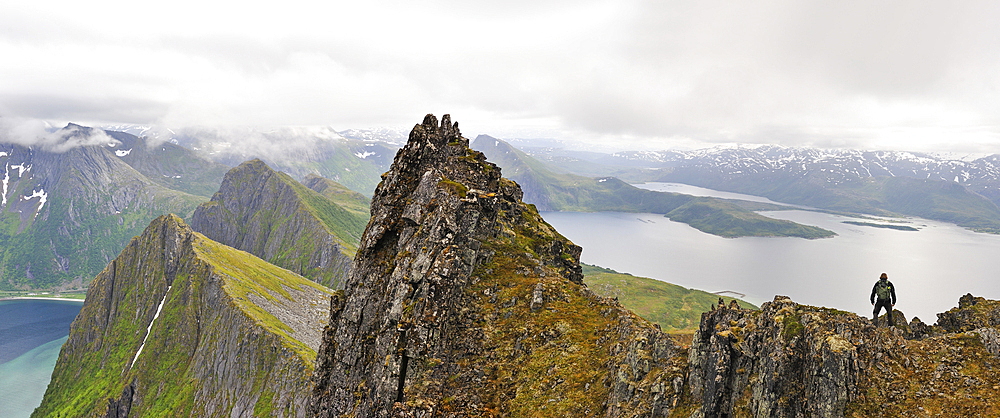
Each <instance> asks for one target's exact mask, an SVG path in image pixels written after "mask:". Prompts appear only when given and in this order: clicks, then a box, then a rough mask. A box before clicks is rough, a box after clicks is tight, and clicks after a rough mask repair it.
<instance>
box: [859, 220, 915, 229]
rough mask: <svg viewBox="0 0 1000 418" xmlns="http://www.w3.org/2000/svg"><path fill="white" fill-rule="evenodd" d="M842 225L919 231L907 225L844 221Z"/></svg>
mask: <svg viewBox="0 0 1000 418" xmlns="http://www.w3.org/2000/svg"><path fill="white" fill-rule="evenodd" d="M843 223H845V224H850V225H857V226H870V227H873V228H885V229H895V230H897V231H919V229H917V228H914V227H912V226H907V225H887V224H877V223H873V222H860V221H844V222H843Z"/></svg>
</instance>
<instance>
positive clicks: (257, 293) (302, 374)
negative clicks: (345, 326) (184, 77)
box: [33, 215, 331, 417]
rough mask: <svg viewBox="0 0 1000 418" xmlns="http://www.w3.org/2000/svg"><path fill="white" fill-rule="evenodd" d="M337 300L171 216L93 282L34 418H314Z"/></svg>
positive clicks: (163, 218) (134, 241)
mask: <svg viewBox="0 0 1000 418" xmlns="http://www.w3.org/2000/svg"><path fill="white" fill-rule="evenodd" d="M330 295H331V291H329V290H327V289H325V288H323V287H322V286H319V285H318V284H316V283H314V282H311V281H309V280H306V279H305V278H302V277H300V276H297V275H295V274H294V273H291V272H289V271H288V270H284V269H281V268H278V267H275V266H272V265H270V264H268V263H266V262H264V261H262V260H260V259H258V258H256V257H254V256H252V255H250V254H248V253H246V252H243V251H238V250H234V249H232V248H230V247H226V246H224V245H221V244H218V243H215V242H212V241H210V240H208V239H206V238H205V237H204V236H202V235H201V234H198V233H196V232H194V231H192V230H191V228H189V227H188V226H187V225H185V224H184V222H183V221H181V220H180V218H178V217H176V216H174V215H165V216H161V217H159V218H157V219H155V220H154V221H153V222H152V223H151V224H150V225H149V227H147V228H146V230H145V232H143V234H142V235H141V236H139V237H136V238H134V239H132V241H131V242H130V243H129V245H128V246H127V247H126V248H125V250H123V251H122V253H121V254H120V255H119V256H118V257H117V258H115V259H114V260H113V261H112V262H111V264H109V265H108V267H107V268H106V269H105V270H104V271H103V272H101V273H100V274H99V275H98V276H97V277H96V278H95V279H94V281H93V283H92V285H91V287H90V289H89V291H88V294H87V299H86V302H85V303H84V306H83V309H82V310H81V311H80V314H79V315H78V316H77V318H76V320H75V321H74V322H73V324H72V326H71V328H70V334H69V339H68V341H67V342H66V343H65V344H64V345H63V347H62V351H61V352H60V354H59V359H58V361H57V363H56V366H55V370H54V371H53V373H52V380H51V382H50V383H49V386H48V389H47V390H46V393H45V396H44V398H43V400H42V403H41V405H40V406H39V407H38V409H36V410H35V412H34V414H33V416H37V417H54V416H105V417H125V416H128V417H141V416H250V415H253V416H305V412H306V403H307V397H308V395H309V391H310V388H311V384H310V381H309V376H310V375H311V374H312V369H313V362H314V360H315V349H316V348H317V347H318V346H319V342H320V336H321V332H322V326H323V324H324V322H325V320H326V318H327V316H328V312H329V311H328V310H327V309H328V298H329V297H330Z"/></svg>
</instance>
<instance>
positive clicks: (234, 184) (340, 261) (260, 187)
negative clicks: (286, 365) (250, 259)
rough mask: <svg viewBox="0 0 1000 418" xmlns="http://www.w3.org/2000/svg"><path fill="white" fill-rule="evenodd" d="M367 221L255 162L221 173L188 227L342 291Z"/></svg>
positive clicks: (263, 164)
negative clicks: (210, 197) (209, 195)
mask: <svg viewBox="0 0 1000 418" xmlns="http://www.w3.org/2000/svg"><path fill="white" fill-rule="evenodd" d="M365 223H367V218H366V217H362V216H360V215H358V214H356V213H351V212H348V211H347V210H345V209H344V208H342V207H340V206H339V205H337V204H336V203H334V202H333V201H331V200H330V199H327V198H325V197H323V196H322V195H320V194H319V193H317V192H314V191H313V190H310V189H308V188H306V187H305V186H303V185H301V184H299V183H298V182H297V181H295V180H294V179H292V178H291V177H290V176H288V175H286V174H284V173H281V172H278V171H274V170H272V169H271V168H270V167H268V166H267V164H265V163H264V162H262V161H260V160H251V161H247V162H244V163H243V164H240V165H239V166H237V167H235V168H233V169H232V170H230V171H229V172H228V173H226V176H225V178H224V179H223V181H222V185H221V186H220V187H219V191H218V192H216V193H215V195H213V196H212V200H211V201H209V202H205V203H203V204H201V205H200V206H198V208H197V209H196V210H195V212H194V215H193V216H192V218H191V227H192V228H194V229H195V230H196V231H198V232H201V233H203V234H205V236H207V237H208V238H210V239H212V240H214V241H217V242H220V243H223V244H226V245H229V246H231V247H233V248H237V249H241V250H244V251H247V252H249V253H251V254H254V255H256V256H258V257H260V258H263V259H265V260H267V261H269V262H271V263H274V264H275V265H278V266H280V267H284V268H287V269H289V270H292V271H294V272H296V273H299V274H301V275H303V276H305V277H308V278H310V279H313V280H315V281H316V282H318V283H321V284H323V285H325V286H328V287H331V288H337V287H342V286H343V279H344V277H346V275H347V273H348V271H349V270H350V267H351V259H352V257H353V256H354V253H355V251H356V245H357V242H358V241H359V239H360V236H361V232H362V231H363V230H364V226H365Z"/></svg>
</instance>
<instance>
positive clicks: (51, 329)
mask: <svg viewBox="0 0 1000 418" xmlns="http://www.w3.org/2000/svg"><path fill="white" fill-rule="evenodd" d="M82 307H83V304H82V303H80V302H79V301H59V300H3V301H0V417H4V418H7V417H27V416H29V415H31V411H32V410H34V409H35V407H36V406H38V404H39V403H41V401H42V396H43V395H44V394H45V387H46V386H48V384H49V380H50V379H51V377H52V369H53V368H54V367H55V364H56V359H57V358H58V357H59V350H60V349H61V348H62V345H63V343H64V342H66V339H67V337H68V336H69V326H70V324H71V323H72V322H73V319H75V318H76V315H77V314H78V313H80V309H81V308H82Z"/></svg>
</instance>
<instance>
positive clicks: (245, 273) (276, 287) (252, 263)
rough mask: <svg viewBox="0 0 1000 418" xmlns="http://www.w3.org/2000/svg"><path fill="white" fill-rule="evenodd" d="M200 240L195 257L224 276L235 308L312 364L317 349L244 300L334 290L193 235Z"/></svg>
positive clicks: (271, 298) (227, 291) (195, 243)
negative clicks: (305, 290)
mask: <svg viewBox="0 0 1000 418" xmlns="http://www.w3.org/2000/svg"><path fill="white" fill-rule="evenodd" d="M195 234H196V236H197V237H198V238H199V239H198V240H196V241H195V242H194V249H195V252H196V253H197V254H198V256H199V257H200V258H201V259H202V260H203V261H205V262H207V263H208V264H209V265H211V266H212V267H213V269H214V270H215V272H217V273H221V274H224V275H225V276H227V277H226V279H225V281H224V284H223V288H224V289H225V290H226V293H227V294H229V296H231V297H232V298H233V300H234V301H236V304H237V306H239V307H240V309H242V310H243V312H246V313H247V314H248V315H250V316H251V317H252V318H255V319H256V320H257V321H258V324H260V325H262V326H263V327H264V328H265V329H266V330H268V331H270V332H272V333H274V334H277V335H279V336H281V337H282V342H283V343H285V344H286V346H287V347H288V348H291V349H292V350H294V351H295V352H296V353H298V354H299V356H300V357H302V359H303V360H305V361H306V362H307V363H308V364H310V365H311V364H312V363H313V362H314V360H315V359H316V350H315V348H311V347H308V346H306V345H305V344H303V343H302V342H300V341H298V340H296V339H294V338H292V337H291V336H290V335H289V334H288V333H289V332H291V328H289V327H288V325H285V324H284V323H282V322H281V321H279V320H278V318H276V317H275V316H274V315H272V314H271V313H270V312H267V311H265V310H263V309H261V308H260V307H258V306H257V305H255V304H253V302H251V301H250V299H248V298H247V294H248V293H250V292H253V293H256V294H257V295H260V296H263V297H264V298H266V299H268V300H271V301H275V300H276V298H278V297H283V298H285V299H291V295H290V294H289V293H288V291H287V290H286V289H285V287H288V288H292V289H297V290H301V289H302V288H303V287H311V288H314V289H318V290H320V291H322V292H326V293H328V294H331V295H332V294H333V291H332V290H330V289H328V288H326V287H324V286H322V285H320V284H318V283H316V282H313V281H311V280H309V279H306V278H304V277H302V276H299V275H298V274H295V273H293V272H291V271H289V270H286V269H283V268H281V267H278V266H275V265H274V264H271V263H268V262H266V261H264V260H261V259H260V258H257V257H256V256H254V255H253V254H250V253H248V252H245V251H240V250H237V249H234V248H232V247H229V246H225V245H222V244H219V243H217V242H215V241H212V240H210V239H208V238H205V236H204V235H201V234H198V233H195Z"/></svg>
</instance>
